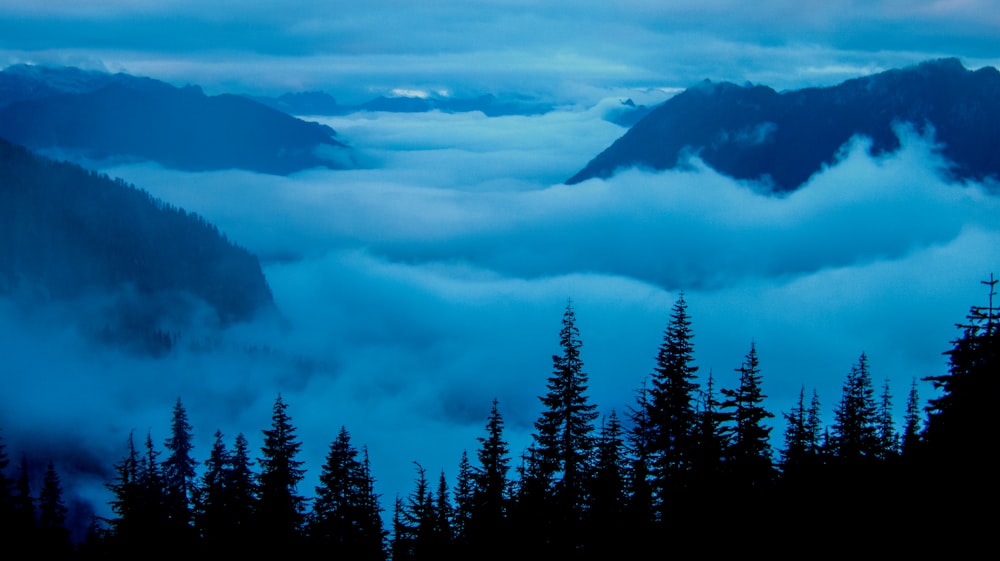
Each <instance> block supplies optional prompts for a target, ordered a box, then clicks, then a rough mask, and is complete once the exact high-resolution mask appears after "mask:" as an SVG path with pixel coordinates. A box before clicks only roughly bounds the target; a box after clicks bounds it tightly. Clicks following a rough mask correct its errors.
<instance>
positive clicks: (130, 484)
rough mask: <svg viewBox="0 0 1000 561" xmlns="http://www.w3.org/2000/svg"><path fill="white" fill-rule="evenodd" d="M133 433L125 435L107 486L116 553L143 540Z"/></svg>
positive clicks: (137, 457)
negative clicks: (124, 450) (121, 454)
mask: <svg viewBox="0 0 1000 561" xmlns="http://www.w3.org/2000/svg"><path fill="white" fill-rule="evenodd" d="M133 437H134V435H133V433H129V435H128V451H127V453H126V455H125V457H124V458H122V460H121V461H119V462H118V463H117V464H115V466H114V469H115V474H116V478H115V481H114V482H112V483H109V484H108V485H107V487H108V489H109V490H110V491H111V493H112V495H113V498H112V500H111V501H110V505H111V511H112V512H113V513H114V514H115V515H116V516H115V518H113V519H111V521H110V524H111V528H110V530H111V538H112V540H113V545H114V546H115V547H116V549H119V550H120V551H127V550H128V549H130V546H131V545H133V544H134V543H138V542H139V540H141V539H142V538H144V537H145V536H143V535H142V530H143V528H142V520H141V519H142V496H141V495H142V493H141V489H140V486H139V453H138V451H137V450H136V448H135V441H134V438H133Z"/></svg>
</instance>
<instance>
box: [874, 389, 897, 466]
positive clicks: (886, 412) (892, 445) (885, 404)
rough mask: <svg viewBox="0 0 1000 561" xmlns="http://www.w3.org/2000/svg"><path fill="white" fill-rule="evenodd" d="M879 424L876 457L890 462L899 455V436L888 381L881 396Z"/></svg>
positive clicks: (877, 417) (878, 414) (877, 414)
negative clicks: (893, 415)
mask: <svg viewBox="0 0 1000 561" xmlns="http://www.w3.org/2000/svg"><path fill="white" fill-rule="evenodd" d="M876 423H877V434H876V439H877V445H876V449H875V456H876V457H877V458H879V459H880V460H888V459H890V458H893V457H895V456H896V455H897V454H898V453H899V435H897V434H896V427H895V424H894V422H893V420H892V394H891V393H890V391H889V380H888V379H886V381H885V384H884V385H883V386H882V394H881V395H880V396H879V403H878V412H877V413H876Z"/></svg>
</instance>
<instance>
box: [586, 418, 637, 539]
mask: <svg viewBox="0 0 1000 561" xmlns="http://www.w3.org/2000/svg"><path fill="white" fill-rule="evenodd" d="M626 472H627V465H626V457H625V437H624V431H623V429H622V425H621V422H619V421H618V415H617V414H616V413H615V411H614V410H612V411H611V413H610V414H609V415H608V416H607V418H606V419H604V421H603V422H602V423H601V431H600V435H599V436H598V441H597V462H596V465H595V468H594V477H593V480H592V483H591V491H590V503H589V505H588V528H587V546H588V548H589V549H590V556H591V557H602V558H605V557H609V556H613V554H615V553H620V552H621V551H622V540H623V537H624V536H623V532H624V531H626V530H627V529H628V528H627V526H626V524H627V522H626V519H625V514H626V505H627V501H628V497H627V494H626V493H627V490H626V479H627V473H626Z"/></svg>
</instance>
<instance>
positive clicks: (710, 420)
mask: <svg viewBox="0 0 1000 561" xmlns="http://www.w3.org/2000/svg"><path fill="white" fill-rule="evenodd" d="M700 394H701V398H700V400H699V405H698V407H697V409H696V410H695V416H696V424H695V434H694V439H693V442H692V445H693V448H692V453H691V469H692V475H693V479H694V482H693V485H694V487H695V489H696V490H697V491H698V493H699V494H701V495H702V496H704V495H705V493H707V492H708V493H710V492H711V491H712V490H714V489H717V488H718V486H719V478H720V477H721V475H722V473H723V471H724V468H725V460H726V450H727V449H728V448H729V436H728V434H727V432H726V430H725V426H724V423H725V420H726V413H725V412H724V411H722V410H721V404H720V403H719V402H718V400H717V399H716V397H715V380H714V377H713V376H712V373H711V372H709V374H708V380H707V381H706V382H705V389H704V390H703V391H701V392H700Z"/></svg>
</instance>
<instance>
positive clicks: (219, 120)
mask: <svg viewBox="0 0 1000 561" xmlns="http://www.w3.org/2000/svg"><path fill="white" fill-rule="evenodd" d="M4 75H5V77H4V79H3V80H0V107H2V108H0V137H3V138H6V139H7V140H9V141H11V142H14V143H17V144H22V145H24V146H27V147H28V148H31V149H33V150H54V151H59V152H67V153H70V154H74V155H76V154H79V155H82V156H83V157H86V158H92V159H98V160H101V159H108V158H125V159H138V160H151V161H154V162H158V163H160V164H162V165H164V166H166V167H170V168H175V169H181V170H189V171H203V170H218V169H232V168H237V169H245V170H250V171H256V172H262V173H269V174H276V175H287V174H289V173H293V172H296V171H300V170H303V169H308V168H314V167H328V168H334V169H338V168H348V167H354V166H355V164H354V162H353V156H352V154H351V151H350V149H349V148H348V147H347V146H345V145H344V144H343V143H342V142H340V141H338V140H337V139H336V138H335V135H336V133H335V132H334V131H333V129H331V128H329V127H326V126H324V125H320V124H318V123H313V122H306V121H302V120H299V119H296V118H294V117H291V116H290V115H287V114H285V113H283V112H281V111H277V110H275V109H272V108H269V107H266V106H264V105H261V104H260V103H257V102H254V101H251V100H249V99H247V98H245V97H242V96H237V95H229V94H223V95H218V96H206V95H205V94H204V93H203V92H202V91H201V89H200V88H198V87H196V86H187V87H184V88H176V87H173V86H171V85H169V84H166V83H163V82H159V81H156V80H152V79H149V78H135V77H131V76H127V75H121V74H118V75H114V76H112V75H102V74H99V73H86V72H82V71H77V70H75V69H61V70H60V69H49V70H47V71H44V72H43V71H35V72H28V71H26V70H24V69H20V72H18V71H16V70H15V71H14V72H13V73H11V70H10V69H8V70H7V71H5V72H4V73H2V74H0V76H4Z"/></svg>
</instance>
